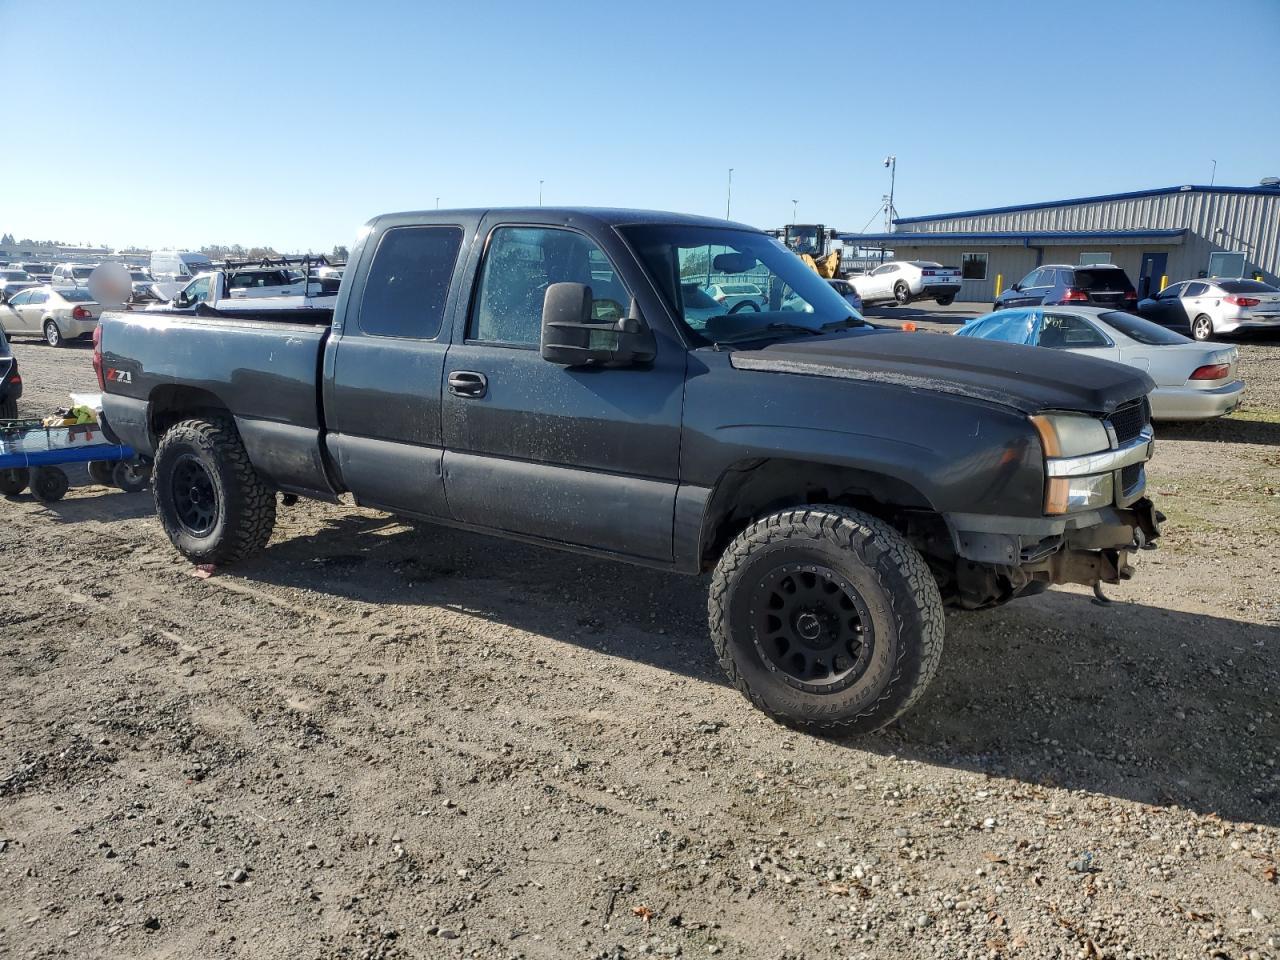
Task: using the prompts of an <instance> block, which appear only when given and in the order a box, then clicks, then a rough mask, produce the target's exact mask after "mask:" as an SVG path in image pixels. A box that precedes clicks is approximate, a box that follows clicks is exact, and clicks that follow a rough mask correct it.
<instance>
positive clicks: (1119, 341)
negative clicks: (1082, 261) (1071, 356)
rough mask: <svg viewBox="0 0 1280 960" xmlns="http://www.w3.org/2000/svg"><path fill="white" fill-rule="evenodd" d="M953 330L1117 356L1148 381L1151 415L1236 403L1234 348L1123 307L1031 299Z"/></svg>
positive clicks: (1199, 414)
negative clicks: (1054, 303)
mask: <svg viewBox="0 0 1280 960" xmlns="http://www.w3.org/2000/svg"><path fill="white" fill-rule="evenodd" d="M955 335H956V336H958V337H974V338H977V339H980V340H996V341H1000V342H1002V343H1021V344H1025V345H1027V346H1032V347H1048V348H1050V349H1052V350H1063V351H1066V352H1068V353H1078V354H1081V355H1082V356H1091V357H1097V358H1099V359H1103V360H1111V361H1113V362H1116V363H1122V364H1124V365H1125V366H1129V367H1134V368H1135V369H1137V370H1141V371H1142V372H1144V373H1146V374H1147V375H1148V376H1149V377H1151V379H1152V380H1153V381H1155V389H1153V390H1152V391H1151V393H1150V394H1149V397H1150V401H1151V415H1152V417H1153V418H1154V419H1156V420H1207V419H1210V418H1213V417H1221V416H1224V415H1225V414H1228V413H1230V412H1231V411H1232V410H1234V409H1235V408H1236V407H1238V406H1239V405H1240V399H1241V397H1242V396H1243V394H1244V382H1243V381H1241V380H1240V379H1238V378H1237V376H1236V367H1237V363H1238V360H1239V351H1238V350H1237V348H1236V347H1233V346H1223V345H1221V344H1200V343H1196V342H1194V341H1192V340H1189V339H1187V338H1186V337H1184V336H1182V334H1180V333H1175V332H1174V331H1172V330H1169V329H1166V328H1165V327H1162V326H1159V325H1157V324H1154V323H1152V322H1150V321H1149V320H1144V319H1143V318H1142V317H1138V316H1134V315H1133V314H1132V313H1127V312H1125V311H1123V310H1109V309H1103V308H1100V307H1088V306H1079V307H1077V306H1075V305H1074V304H1068V305H1065V306H1038V307H1015V308H1012V309H1007V310H997V311H996V312H995V313H990V314H987V315H986V316H982V317H976V318H974V319H973V320H970V321H969V322H968V323H966V324H965V325H964V326H963V327H961V328H960V329H959V330H957V331H956V334H955Z"/></svg>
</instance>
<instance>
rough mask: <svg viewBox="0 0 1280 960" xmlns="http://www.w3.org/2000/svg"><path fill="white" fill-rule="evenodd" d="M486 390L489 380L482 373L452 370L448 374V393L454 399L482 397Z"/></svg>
mask: <svg viewBox="0 0 1280 960" xmlns="http://www.w3.org/2000/svg"><path fill="white" fill-rule="evenodd" d="M488 389H489V380H488V378H487V377H485V375H484V374H483V373H474V372H472V371H470V370H454V371H453V372H452V373H450V374H449V392H450V393H452V394H453V395H454V396H455V397H483V396H484V395H485V392H486V391H487V390H488Z"/></svg>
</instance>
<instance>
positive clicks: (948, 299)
mask: <svg viewBox="0 0 1280 960" xmlns="http://www.w3.org/2000/svg"><path fill="white" fill-rule="evenodd" d="M936 302H937V304H938V306H940V307H949V306H951V305H952V304H953V303H955V302H956V298H955V297H954V296H953V295H951V294H948V295H947V296H945V297H938V299H937V301H936Z"/></svg>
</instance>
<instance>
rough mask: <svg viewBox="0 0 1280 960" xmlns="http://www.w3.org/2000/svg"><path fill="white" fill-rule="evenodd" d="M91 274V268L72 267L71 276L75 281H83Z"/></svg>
mask: <svg viewBox="0 0 1280 960" xmlns="http://www.w3.org/2000/svg"><path fill="white" fill-rule="evenodd" d="M91 273H93V267H72V268H71V275H72V276H73V277H75V278H76V279H77V280H83V279H84V278H85V277H87V276H89V274H91Z"/></svg>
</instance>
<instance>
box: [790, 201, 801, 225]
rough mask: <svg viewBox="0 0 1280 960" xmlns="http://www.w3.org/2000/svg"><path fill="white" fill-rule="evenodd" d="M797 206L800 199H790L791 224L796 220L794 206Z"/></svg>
mask: <svg viewBox="0 0 1280 960" xmlns="http://www.w3.org/2000/svg"><path fill="white" fill-rule="evenodd" d="M798 206H800V201H799V200H792V201H791V222H792V223H793V224H794V223H795V222H796V208H797V207H798Z"/></svg>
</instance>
